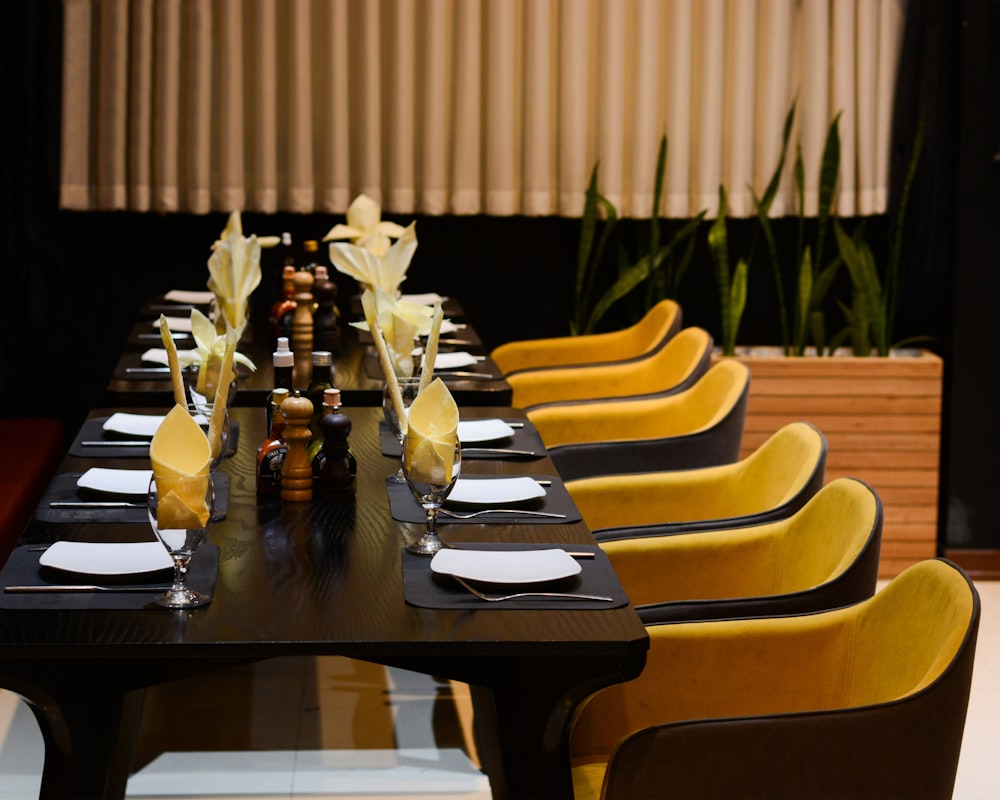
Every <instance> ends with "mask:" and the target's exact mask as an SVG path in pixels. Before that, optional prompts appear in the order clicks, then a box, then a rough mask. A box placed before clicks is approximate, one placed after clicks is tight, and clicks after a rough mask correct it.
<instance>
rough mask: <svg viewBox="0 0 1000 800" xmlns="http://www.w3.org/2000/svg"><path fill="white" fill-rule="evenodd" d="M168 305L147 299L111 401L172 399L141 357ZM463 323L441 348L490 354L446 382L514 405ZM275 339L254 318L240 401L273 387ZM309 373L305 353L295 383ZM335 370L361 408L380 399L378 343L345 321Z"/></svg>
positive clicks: (183, 342) (300, 384)
mask: <svg viewBox="0 0 1000 800" xmlns="http://www.w3.org/2000/svg"><path fill="white" fill-rule="evenodd" d="M168 305H169V304H168ZM163 307H164V306H163V305H161V304H158V302H157V298H147V300H146V301H145V302H144V303H143V305H142V308H141V309H140V312H139V314H138V315H137V319H136V322H135V324H134V326H133V328H132V331H131V332H130V334H129V336H128V339H127V342H126V346H125V348H124V349H123V351H122V353H121V356H120V358H119V360H118V363H117V364H116V365H115V368H114V370H113V372H112V375H111V378H110V380H109V382H108V386H107V398H108V404H109V405H115V406H150V405H162V404H166V403H169V402H170V400H171V385H170V378H169V373H164V372H158V371H157V370H158V369H159V366H158V365H156V364H153V363H148V362H143V360H142V354H143V352H144V351H146V350H148V349H150V348H162V347H163V344H162V342H161V340H160V337H159V333H158V329H157V327H156V325H155V324H154V323H155V321H156V320H157V319H158V318H159V312H156V315H155V316H154V313H153V310H155V309H160V308H163ZM189 314H190V311H187V310H185V311H181V312H178V313H176V314H167V316H180V317H187V316H188V315H189ZM459 324H461V325H463V326H465V327H463V328H461V329H459V330H458V331H456V332H455V333H453V334H447V335H444V336H442V343H441V347H440V351H441V352H447V351H448V350H458V351H466V352H469V353H472V354H475V355H487V358H486V360H485V361H482V362H480V363H478V364H476V365H474V366H472V367H468V368H464V369H462V370H460V372H463V373H475V374H476V375H477V376H478V377H471V376H460V375H457V374H456V373H457V372H459V370H451V371H448V370H442V371H440V372H439V374H440V375H441V377H442V378H444V379H445V380H446V381H447V383H448V386H449V388H450V389H451V391H452V394H453V395H454V396H455V400H456V401H457V402H458V403H459V404H460V405H465V406H474V405H478V406H504V405H510V403H511V398H512V396H513V390H512V389H511V386H510V384H508V383H507V381H505V380H504V378H503V374H502V372H501V370H500V368H499V367H498V366H497V365H496V363H494V362H493V360H492V359H490V358H488V353H487V352H486V348H485V347H484V346H483V344H482V341H481V340H480V339H479V336H478V334H476V332H475V330H474V329H473V328H472V326H471V325H469V324H468V323H466V322H462V323H459ZM276 344H277V341H276V339H275V337H274V336H273V335H272V334H271V333H270V331H269V330H268V326H267V320H266V319H260V318H252V319H251V325H250V327H249V328H248V330H247V332H246V333H245V334H244V338H243V341H241V343H240V345H239V351H240V352H241V353H243V354H244V355H246V356H247V357H248V358H249V359H250V360H251V361H253V363H254V365H255V366H256V367H257V369H256V371H255V372H250V371H249V370H247V369H246V368H242V369H241V373H240V378H239V389H240V391H239V393H238V394H237V398H236V404H237V405H248V406H258V407H259V406H260V405H262V404H263V402H264V400H265V398H266V397H267V395H268V393H269V392H270V391H271V390H272V389H273V388H274V369H273V366H272V353H273V352H274V350H275V347H276ZM193 346H194V345H193V341H192V340H191V339H190V337H188V338H187V339H180V340H177V347H178V349H180V350H187V349H191V348H192V347H193ZM150 368H152V371H150ZM309 372H310V369H309V359H308V354H306V355H305V357H304V358H301V359H298V360H297V363H296V385H295V388H303V389H304V388H305V387H306V386H307V385H308V383H309V380H308V376H309ZM335 373H336V382H337V387H338V388H339V389H340V390H341V393H342V395H343V398H344V401H345V402H346V403H347V404H348V405H351V406H356V407H357V406H375V405H379V404H381V402H382V387H383V386H384V381H383V379H382V377H381V371H380V370H379V368H378V363H377V361H376V360H375V348H374V346H373V345H372V344H371V337H370V336H369V335H368V334H367V333H366V332H364V331H359V330H358V329H357V328H354V327H352V326H351V325H349V324H347V323H346V322H344V323H343V324H342V325H341V346H340V350H339V352H338V353H337V354H336V364H335Z"/></svg>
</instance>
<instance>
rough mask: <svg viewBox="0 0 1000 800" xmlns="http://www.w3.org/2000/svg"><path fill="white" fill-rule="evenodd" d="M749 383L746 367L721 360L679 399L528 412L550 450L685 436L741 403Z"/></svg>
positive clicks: (548, 407)
mask: <svg viewBox="0 0 1000 800" xmlns="http://www.w3.org/2000/svg"><path fill="white" fill-rule="evenodd" d="M678 335H680V334H678ZM749 381H750V370H749V369H747V367H746V366H744V365H743V364H740V363H739V362H737V361H720V362H718V363H717V364H715V365H714V366H712V368H711V369H709V371H708V372H706V373H705V374H704V375H702V376H701V377H700V378H699V379H698V381H697V382H696V383H695V384H694V385H693V386H691V388H689V389H685V390H684V391H682V392H678V393H677V394H671V395H662V396H656V397H644V398H639V399H629V398H623V399H620V400H619V399H614V400H607V401H602V402H599V403H586V404H583V405H579V404H572V403H569V404H566V405H545V406H542V407H540V408H536V409H531V410H529V411H528V419H530V420H531V421H532V422H533V423H534V425H535V427H536V428H537V429H538V432H539V433H540V434H541V437H542V441H543V442H545V445H546V447H555V446H557V445H563V444H576V443H579V442H607V441H625V440H630V439H633V440H634V439H656V438H661V437H666V436H682V435H685V434H689V433H696V432H698V431H703V430H707V429H709V428H711V427H712V426H713V425H715V424H717V423H718V422H719V421H720V420H721V419H722V418H723V417H725V415H726V414H727V413H728V411H729V410H730V409H731V408H732V407H733V406H734V405H735V404H736V402H737V401H738V400H739V399H740V396H741V395H742V394H743V391H744V389H745V388H746V386H747V384H748V383H749Z"/></svg>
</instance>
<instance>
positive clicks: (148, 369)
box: [125, 367, 170, 374]
mask: <svg viewBox="0 0 1000 800" xmlns="http://www.w3.org/2000/svg"><path fill="white" fill-rule="evenodd" d="M125 371H126V372H133V373H138V372H149V373H151V374H152V373H156V374H160V373H167V372H170V367H125Z"/></svg>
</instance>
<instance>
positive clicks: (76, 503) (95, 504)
mask: <svg viewBox="0 0 1000 800" xmlns="http://www.w3.org/2000/svg"><path fill="white" fill-rule="evenodd" d="M145 507H146V504H145V503H127V502H124V501H121V500H53V501H52V502H50V503H49V508H145Z"/></svg>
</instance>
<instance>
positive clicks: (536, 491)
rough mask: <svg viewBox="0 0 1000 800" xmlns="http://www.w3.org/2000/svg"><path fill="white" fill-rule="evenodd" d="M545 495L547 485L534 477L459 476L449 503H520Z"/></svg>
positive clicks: (449, 496)
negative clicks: (543, 484)
mask: <svg viewBox="0 0 1000 800" xmlns="http://www.w3.org/2000/svg"><path fill="white" fill-rule="evenodd" d="M539 497H545V487H544V486H542V485H540V484H539V483H538V481H536V480H535V479H534V478H530V477H527V476H523V477H516V478H476V479H469V478H459V479H458V480H457V481H455V486H454V488H453V489H452V490H451V494H449V495H448V502H449V503H474V504H477V505H493V504H499V503H519V502H522V501H524V500H537V499H538V498H539Z"/></svg>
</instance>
